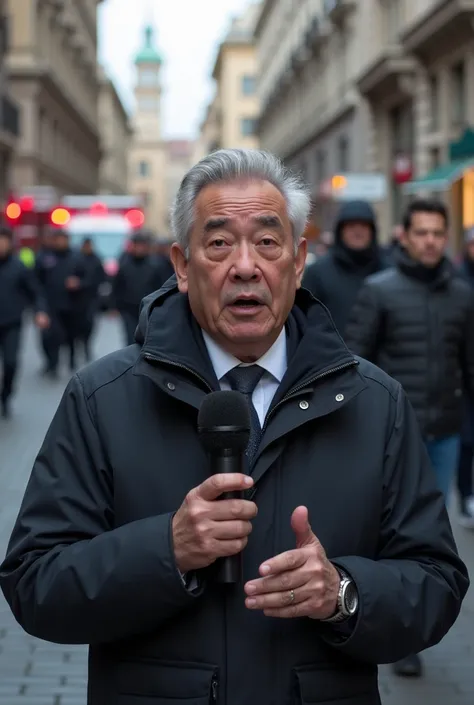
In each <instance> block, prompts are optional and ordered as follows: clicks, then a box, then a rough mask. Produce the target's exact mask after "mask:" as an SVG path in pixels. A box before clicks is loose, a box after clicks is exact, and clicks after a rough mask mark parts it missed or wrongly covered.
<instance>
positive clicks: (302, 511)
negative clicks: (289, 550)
mask: <svg viewBox="0 0 474 705" xmlns="http://www.w3.org/2000/svg"><path fill="white" fill-rule="evenodd" d="M291 528H292V529H293V531H294V532H295V536H296V547H297V548H303V547H304V546H309V545H311V544H312V543H314V542H316V541H317V538H316V536H315V535H314V534H313V530H312V529H311V525H310V523H309V515H308V509H307V508H306V507H297V508H296V509H295V511H294V512H293V514H292V515H291Z"/></svg>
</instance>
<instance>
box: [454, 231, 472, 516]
mask: <svg viewBox="0 0 474 705" xmlns="http://www.w3.org/2000/svg"><path fill="white" fill-rule="evenodd" d="M460 274H461V276H462V277H464V279H465V280H466V281H467V283H468V284H469V286H470V287H471V290H472V289H474V228H469V229H468V230H467V232H466V236H465V252H464V259H463V261H462V263H461V267H460ZM473 461H474V400H473V399H472V398H471V399H470V398H469V397H466V399H465V404H464V422H463V426H462V430H461V449H460V451H459V462H458V467H457V474H456V476H457V487H458V493H459V505H460V506H459V510H460V511H459V523H460V524H461V526H464V527H465V528H466V529H474V482H473Z"/></svg>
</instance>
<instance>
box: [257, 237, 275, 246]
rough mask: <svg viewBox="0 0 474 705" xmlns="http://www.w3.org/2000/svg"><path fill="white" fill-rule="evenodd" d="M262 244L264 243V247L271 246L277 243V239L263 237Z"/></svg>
mask: <svg viewBox="0 0 474 705" xmlns="http://www.w3.org/2000/svg"><path fill="white" fill-rule="evenodd" d="M260 244H261V245H263V246H264V247H271V246H272V245H274V244H275V240H274V239H273V238H271V237H263V238H262V239H261V240H260Z"/></svg>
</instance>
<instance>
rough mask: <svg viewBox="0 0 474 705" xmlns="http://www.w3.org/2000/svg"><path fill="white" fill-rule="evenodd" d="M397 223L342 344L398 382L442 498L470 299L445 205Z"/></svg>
mask: <svg viewBox="0 0 474 705" xmlns="http://www.w3.org/2000/svg"><path fill="white" fill-rule="evenodd" d="M403 225H404V233H403V236H402V239H401V243H402V245H403V247H402V248H399V250H398V251H397V252H396V254H395V257H396V267H393V268H391V269H388V270H386V271H384V272H380V273H379V274H376V275H374V276H373V277H370V278H369V279H368V280H367V282H366V283H365V285H364V287H363V288H362V289H361V291H360V292H359V296H358V298H357V302H356V304H355V307H354V308H353V309H352V315H351V320H350V323H349V325H348V327H347V331H346V342H347V345H348V347H349V348H350V349H351V350H352V351H353V352H354V353H356V354H357V355H360V356H361V357H363V358H366V359H367V360H370V361H372V362H374V363H375V364H377V365H379V366H380V367H381V368H382V369H384V370H385V371H386V372H387V373H388V374H389V375H390V376H392V377H393V378H394V379H396V380H397V381H398V382H400V384H401V385H402V386H403V388H404V390H405V392H406V394H407V396H408V398H409V399H410V401H411V403H412V404H413V407H414V409H415V412H416V415H417V418H418V423H419V425H420V428H421V432H422V434H423V438H424V442H425V446H426V449H427V451H428V455H429V457H430V460H431V463H432V466H433V468H434V471H435V474H436V479H437V482H438V486H439V488H440V490H442V492H443V494H444V496H445V498H447V497H448V495H449V493H450V491H451V489H452V485H453V480H454V474H455V471H456V467H457V463H458V458H459V448H460V433H461V426H462V412H463V405H462V400H463V394H464V393H465V392H467V393H468V395H469V399H471V400H472V399H473V398H474V396H473V395H474V296H473V293H472V291H471V289H470V287H469V285H468V284H467V283H466V282H464V281H463V280H462V279H461V278H460V277H458V276H456V272H455V270H454V267H453V265H452V264H451V262H450V261H449V259H448V258H447V257H446V249H447V245H448V213H447V210H446V208H445V206H444V205H443V204H442V203H438V202H436V201H430V200H416V201H413V202H412V203H411V204H410V205H409V207H408V209H407V212H406V215H405V218H404V224H403ZM395 672H396V673H398V674H399V675H407V676H408V675H409V676H417V675H421V672H422V667H421V660H420V658H419V657H418V656H417V655H413V656H411V657H410V658H408V659H404V660H402V661H401V662H400V663H398V664H397V665H396V667H395Z"/></svg>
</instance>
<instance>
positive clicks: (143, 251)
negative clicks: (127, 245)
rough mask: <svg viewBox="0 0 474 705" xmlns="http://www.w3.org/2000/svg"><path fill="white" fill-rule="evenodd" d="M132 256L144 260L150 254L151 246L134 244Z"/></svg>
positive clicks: (139, 243)
mask: <svg viewBox="0 0 474 705" xmlns="http://www.w3.org/2000/svg"><path fill="white" fill-rule="evenodd" d="M131 252H132V255H133V256H134V257H138V258H140V259H142V258H143V257H146V256H147V255H148V254H149V253H150V246H149V245H148V243H146V242H134V243H132V248H131Z"/></svg>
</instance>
